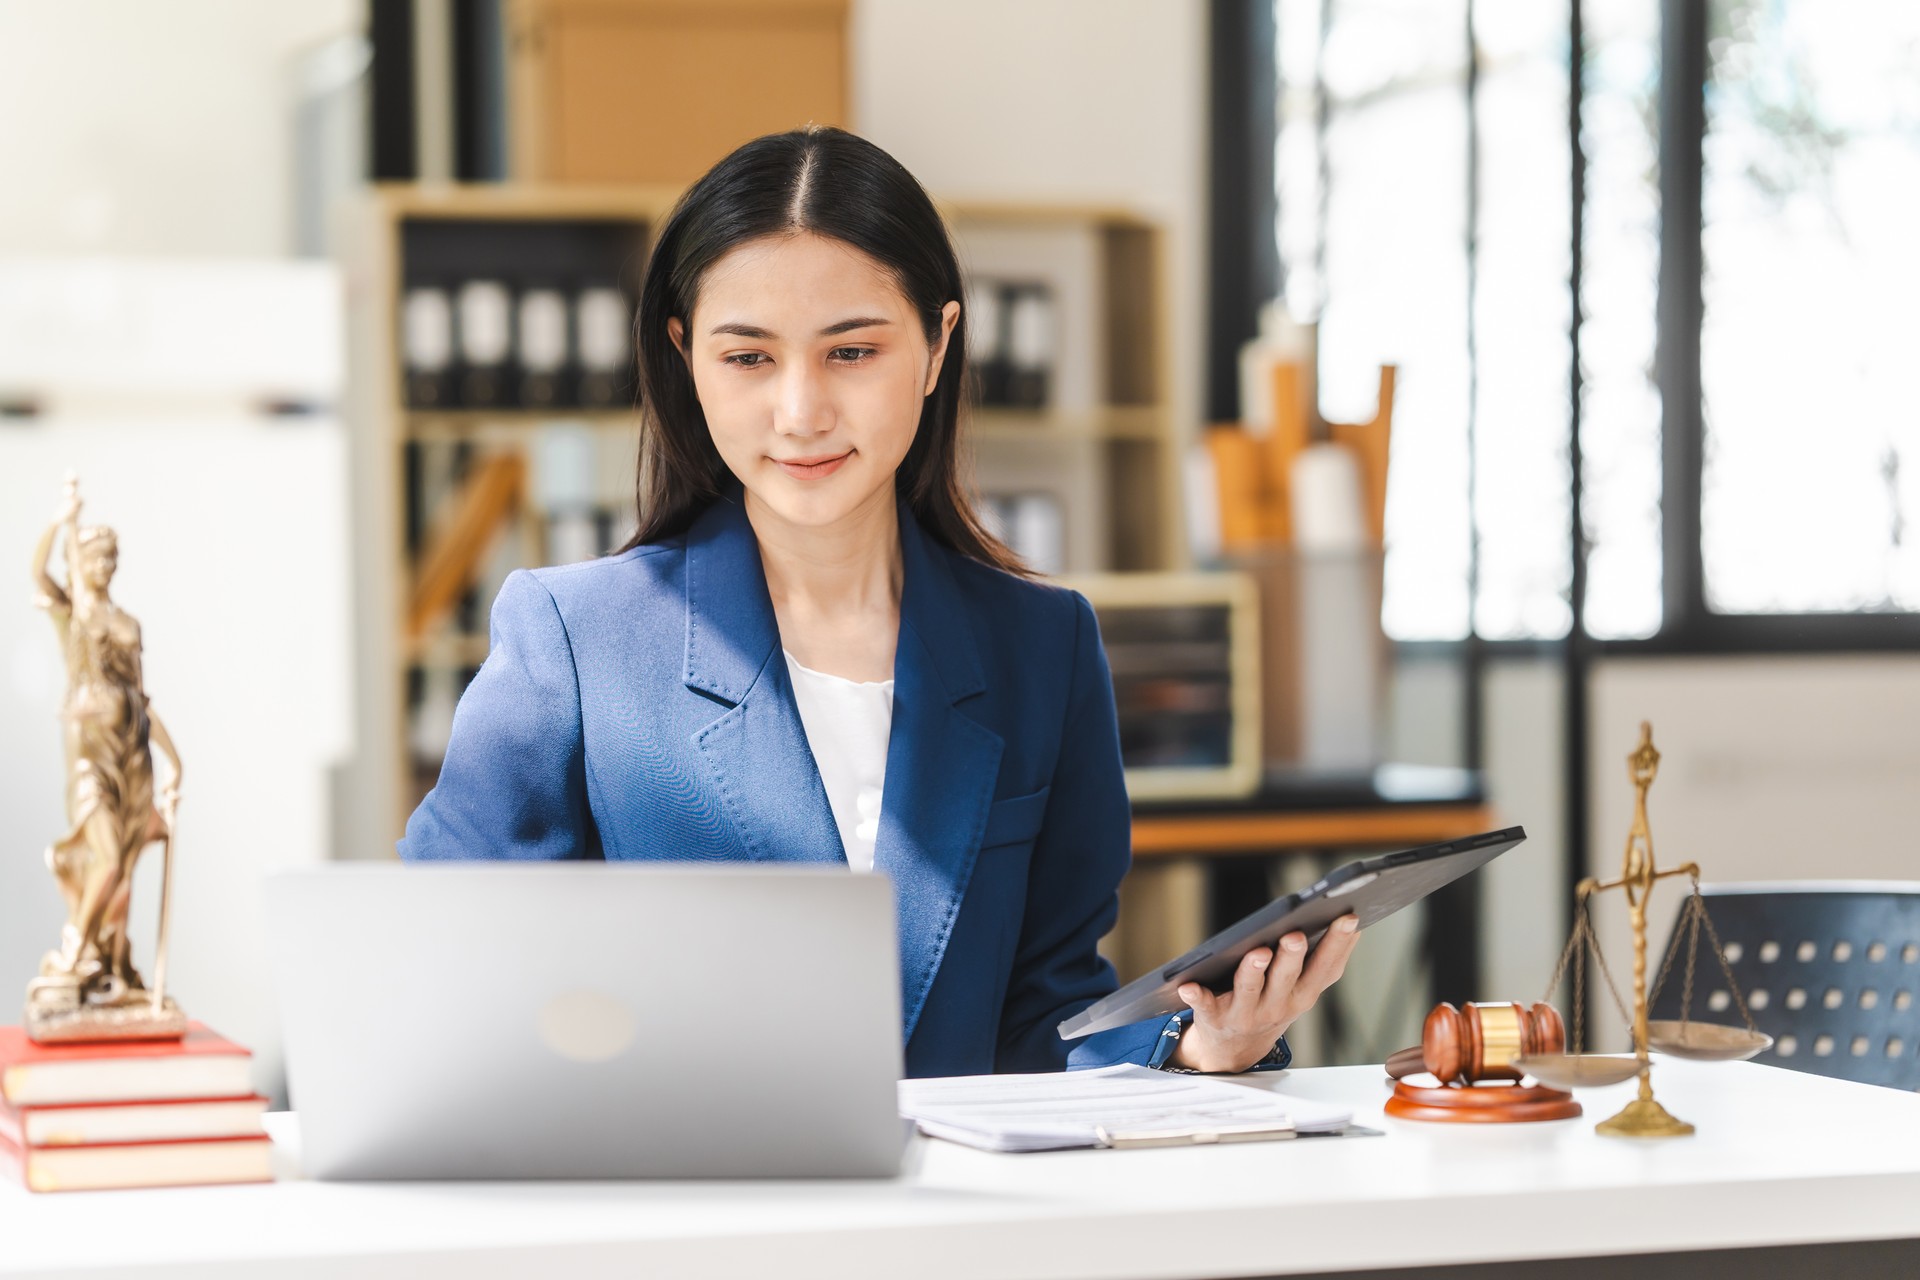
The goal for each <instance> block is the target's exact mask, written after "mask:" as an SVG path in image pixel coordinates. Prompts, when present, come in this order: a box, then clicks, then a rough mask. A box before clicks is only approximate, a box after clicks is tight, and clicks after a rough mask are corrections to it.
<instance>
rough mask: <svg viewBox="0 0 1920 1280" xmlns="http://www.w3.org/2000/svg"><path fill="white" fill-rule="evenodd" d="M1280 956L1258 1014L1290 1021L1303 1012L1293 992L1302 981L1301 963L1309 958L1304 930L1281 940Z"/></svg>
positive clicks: (1277, 949) (1264, 1018)
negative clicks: (1295, 1001) (1294, 998)
mask: <svg viewBox="0 0 1920 1280" xmlns="http://www.w3.org/2000/svg"><path fill="white" fill-rule="evenodd" d="M1274 950H1275V952H1276V954H1277V955H1278V956H1279V959H1278V960H1277V961H1275V963H1274V966H1273V972H1271V973H1269V974H1268V975H1267V989H1266V991H1265V992H1264V993H1262V995H1261V998H1260V1004H1259V1013H1258V1016H1259V1018H1260V1019H1261V1021H1263V1022H1268V1023H1278V1022H1290V1021H1292V1020H1293V1018H1294V1017H1295V1016H1297V1015H1298V1014H1299V1012H1300V1010H1299V1009H1298V1008H1295V1007H1294V1000H1293V991H1294V987H1295V985H1296V984H1297V983H1298V982H1299V980H1300V966H1301V965H1302V964H1304V963H1305V962H1306V958H1307V935H1306V934H1304V933H1300V932H1297V931H1296V932H1294V933H1289V934H1287V935H1286V936H1285V937H1283V938H1281V939H1280V942H1279V945H1278V946H1277V947H1275V949H1274ZM1248 1012H1249V1013H1251V1012H1253V1010H1252V1009H1251V1008H1249V1010H1248Z"/></svg>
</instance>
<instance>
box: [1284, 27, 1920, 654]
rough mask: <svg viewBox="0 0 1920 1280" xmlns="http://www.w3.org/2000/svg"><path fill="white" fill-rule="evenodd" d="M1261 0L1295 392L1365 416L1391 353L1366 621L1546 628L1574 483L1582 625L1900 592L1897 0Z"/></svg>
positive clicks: (1460, 632)
mask: <svg viewBox="0 0 1920 1280" xmlns="http://www.w3.org/2000/svg"><path fill="white" fill-rule="evenodd" d="M1273 15H1274V23H1275V34H1276V40H1277V57H1276V64H1275V65H1276V67H1277V72H1278V94H1279V110H1278V116H1277V123H1278V135H1277V139H1276V144H1277V145H1276V148H1275V187H1276V192H1277V198H1278V220H1277V225H1276V227H1275V234H1276V239H1277V243H1278V246H1279V252H1280V263H1281V271H1282V280H1283V289H1284V295H1285V297H1286V299H1287V302H1288V305H1289V309H1290V310H1291V311H1292V312H1293V313H1294V314H1295V315H1296V316H1298V317H1300V318H1303V319H1315V318H1317V319H1318V321H1319V325H1320V362H1321V369H1320V392H1321V406H1322V410H1323V412H1324V413H1325V414H1326V416H1327V417H1329V418H1332V419H1335V420H1342V419H1352V418H1358V417H1364V416H1365V415H1366V413H1367V412H1368V410H1369V408H1370V397H1371V394H1372V388H1373V378H1374V370H1375V367H1376V366H1377V365H1378V364H1381V363H1385V362H1393V363H1396V364H1398V365H1399V366H1400V398H1399V403H1398V404H1397V405H1396V409H1395V424H1394V442H1393V463H1392V465H1393V472H1394V476H1395V479H1396V483H1395V485H1394V489H1393V493H1392V497H1391V500H1390V506H1389V511H1388V515H1387V538H1388V558H1387V578H1386V599H1385V605H1384V609H1383V620H1384V622H1385V625H1386V627H1387V630H1388V632H1389V634H1391V635H1393V636H1394V637H1396V638H1398V639H1403V640H1424V639H1438V640H1447V639H1459V638H1463V637H1466V636H1476V637H1482V638H1486V639H1493V640H1505V639H1513V640H1527V639H1557V638H1560V637H1564V636H1566V635H1568V634H1569V631H1570V629H1571V628H1572V627H1573V626H1574V625H1575V619H1574V617H1573V612H1574V608H1573V601H1572V590H1573V581H1572V580H1573V560H1574V554H1573V546H1572V541H1571V525H1572V511H1573V503H1574V501H1575V499H1576V496H1577V498H1578V501H1579V503H1580V510H1581V534H1582V550H1583V552H1584V556H1585V559H1584V568H1585V592H1584V609H1583V617H1582V619H1581V626H1582V629H1583V631H1584V632H1585V633H1586V634H1589V635H1592V636H1595V637H1598V638H1600V639H1603V640H1618V641H1636V640H1645V639H1649V638H1659V639H1661V640H1663V641H1669V642H1680V643H1689V642H1690V643H1704V644H1706V645H1708V646H1713V645H1720V644H1727V643H1735V642H1740V640H1741V637H1742V636H1743V635H1744V636H1746V638H1747V639H1748V640H1751V639H1752V638H1753V637H1755V636H1760V637H1769V636H1770V637H1774V638H1775V641H1777V642H1778V643H1782V644H1785V645H1786V646H1787V647H1795V646H1796V645H1797V644H1798V643H1799V641H1798V640H1796V639H1795V637H1796V636H1798V635H1799V634H1800V632H1799V631H1783V630H1779V629H1773V630H1768V629H1767V628H1766V627H1765V626H1763V625H1762V622H1761V620H1760V619H1758V618H1757V617H1756V615H1769V614H1772V615H1783V614H1784V615H1793V616H1795V617H1798V618H1801V619H1802V620H1804V616H1805V615H1809V614H1818V613H1847V614H1849V615H1850V616H1849V617H1848V618H1846V619H1834V620H1831V621H1835V622H1838V623H1841V624H1843V625H1845V626H1847V627H1849V628H1853V629H1852V630H1849V631H1847V632H1846V633H1845V634H1846V635H1848V636H1854V637H1856V638H1858V637H1859V636H1860V635H1862V634H1864V633H1863V632H1861V631H1859V630H1858V628H1860V627H1862V626H1864V625H1865V622H1863V620H1861V619H1860V618H1859V617H1857V616H1855V615H1857V614H1858V613H1860V612H1863V611H1869V612H1880V613H1900V612H1904V611H1913V610H1920V533H1916V518H1917V517H1920V396H1915V395H1914V394H1912V393H1911V392H1910V391H1909V390H1908V389H1907V387H1906V386H1905V384H1904V382H1903V380H1902V374H1903V373H1904V371H1905V370H1906V369H1907V368H1908V367H1909V366H1911V365H1912V363H1913V356H1912V353H1913V352H1914V351H1916V350H1920V313H1916V312H1915V311H1913V309H1912V308H1911V307H1909V306H1907V305H1906V302H1907V299H1909V298H1911V297H1913V296H1915V295H1916V294H1920V237H1915V236H1914V235H1913V234H1912V233H1911V231H1910V229H1909V228H1910V224H1911V222H1912V218H1913V210H1915V209H1916V208H1920V77H1917V76H1915V75H1914V74H1913V71H1912V68H1913V67H1915V66H1916V65H1920V5H1914V4H1912V3H1911V2H1910V0H1827V2H1825V3H1821V4H1811V3H1802V4H1797V5H1796V4H1783V3H1779V2H1778V0H1473V3H1471V4H1469V3H1468V2H1467V0H1274V8H1273ZM1702 15H1704V20H1703V17H1702ZM1576 33H1578V41H1579V46H1578V48H1577V49H1576V48H1575V38H1576ZM1663 48H1664V49H1665V50H1667V51H1668V56H1669V58H1670V59H1671V60H1672V61H1673V65H1670V66H1668V67H1666V68H1665V74H1666V77H1667V80H1666V83H1665V84H1664V85H1663V82H1662V73H1663V68H1662V54H1663ZM1676 50H1677V51H1678V55H1679V56H1678V57H1677V58H1675V57H1674V51H1676ZM1576 57H1577V59H1578V61H1577V63H1576ZM1576 71H1577V72H1578V80H1577V82H1576V79H1575V72H1576ZM1576 83H1577V84H1578V86H1579V95H1580V102H1579V110H1578V113H1577V116H1576V115H1574V114H1573V113H1571V112H1570V110H1569V105H1570V104H1569V99H1570V96H1571V94H1572V90H1573V87H1574V85H1575V84H1576ZM1702 103H1704V113H1705V114H1704V119H1703V118H1702V117H1701V116H1700V115H1698V114H1697V112H1698V111H1699V110H1700V109H1701V107H1702ZM1676 104H1677V105H1676ZM1576 120H1577V124H1578V132H1577V135H1576V133H1575V131H1574V129H1573V128H1571V127H1570V126H1571V125H1572V124H1573V123H1574V122H1575V121H1576ZM1703 123H1704V137H1702V136H1700V135H1701V132H1702V131H1701V129H1700V126H1701V125H1702V124H1703ZM1690 125H1691V126H1692V132H1691V133H1690V131H1689V126H1690ZM1663 127H1664V129H1665V131H1666V132H1665V135H1664V136H1663V135H1662V132H1661V131H1662V128H1663ZM1576 144H1577V145H1576ZM1663 158H1664V160H1665V163H1666V165H1667V171H1666V172H1664V173H1663V171H1662V162H1663ZM1576 190H1577V191H1578V192H1579V198H1580V201H1581V203H1580V207H1579V208H1578V209H1577V210H1576V209H1575V208H1574V207H1573V204H1572V201H1573V199H1574V194H1575V192H1576ZM1663 198H1664V202H1665V204H1666V208H1667V212H1666V215H1665V216H1664V217H1663V213H1662V205H1663ZM1696 199H1697V200H1698V202H1699V204H1698V206H1697V208H1698V211H1699V214H1700V216H1699V217H1698V218H1695V217H1694V216H1693V214H1694V211H1695V208H1696V206H1695V205H1694V203H1693V202H1694V201H1695V200H1696ZM1576 240H1577V245H1576ZM1576 248H1577V249H1578V254H1577V255H1576V252H1575V250H1576ZM1663 257H1664V258H1665V260H1666V261H1667V265H1668V270H1669V275H1668V285H1667V290H1666V292H1665V293H1664V294H1663V292H1662V289H1661V277H1660V273H1661V269H1662V261H1663ZM1696 268H1697V269H1696ZM1676 272H1680V273H1681V274H1680V275H1678V276H1676V274H1675V273H1676ZM1695 279H1697V280H1698V284H1699V291H1698V293H1697V294H1695V293H1693V291H1692V282H1693V280H1695ZM1677 280H1678V281H1681V282H1682V283H1681V284H1680V285H1679V286H1676V281H1677ZM1576 316H1577V317H1578V326H1577V328H1576V323H1575V321H1576ZM1661 323H1664V324H1665V325H1666V326H1668V330H1667V332H1666V333H1664V334H1662V333H1661V332H1659V324H1661ZM1576 353H1577V360H1578V369H1577V371H1576V370H1575V368H1574V367H1573V365H1574V361H1575V359H1576ZM1656 355H1659V356H1660V359H1661V361H1663V362H1664V366H1663V368H1662V377H1663V378H1664V382H1663V383H1657V382H1656V380H1655V378H1656ZM1662 386H1664V387H1665V395H1664V398H1663V395H1662ZM1576 397H1577V401H1576ZM1663 399H1664V404H1663ZM1576 407H1577V410H1578V413H1577V417H1576V413H1575V410H1576ZM1576 421H1577V424H1578V438H1579V441H1580V458H1579V462H1580V473H1579V484H1578V493H1577V495H1576V493H1575V487H1574V479H1573V475H1574V472H1573V467H1572V462H1573V459H1572V458H1571V456H1570V453H1571V442H1572V440H1573V439H1574V426H1575V423H1576ZM1676 444H1678V446H1679V447H1678V448H1676ZM1675 467H1678V468H1679V470H1677V471H1675V470H1673V468H1675ZM1681 543H1684V544H1685V545H1680V544H1681ZM1776 620H1777V619H1776ZM1865 621H1866V622H1871V621H1873V620H1871V619H1869V620H1865ZM1880 621H1883V622H1884V621H1887V620H1886V619H1881V620H1880ZM1908 621H1911V622H1920V618H1913V619H1909V620H1908ZM1900 625H1903V626H1904V625H1905V623H1902V624H1900ZM1743 627H1744V628H1746V629H1747V630H1745V631H1742V630H1740V628H1743ZM1838 634H1839V633H1831V634H1830V638H1831V637H1832V635H1838ZM1874 634H1876V635H1878V634H1882V633H1879V632H1876V633H1874ZM1887 634H1891V633H1887ZM1898 634H1899V635H1902V636H1905V637H1907V638H1908V639H1911V638H1912V636H1913V635H1914V634H1920V630H1917V629H1909V630H1908V631H1903V632H1899V633H1898ZM1688 637H1692V640H1691V641H1689V640H1688ZM1703 638H1704V639H1703ZM1775 641H1766V643H1773V642H1775ZM1843 647H1844V644H1843Z"/></svg>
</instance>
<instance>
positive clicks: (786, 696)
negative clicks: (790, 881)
mask: <svg viewBox="0 0 1920 1280" xmlns="http://www.w3.org/2000/svg"><path fill="white" fill-rule="evenodd" d="M686 589H687V638H686V668H685V671H684V676H683V678H684V682H685V684H686V687H687V688H688V689H689V690H691V691H692V692H693V693H694V694H696V695H699V696H702V697H705V698H708V699H710V700H712V701H713V702H715V703H718V704H719V705H720V706H721V707H724V708H725V710H724V711H723V712H722V714H720V715H719V716H718V717H716V718H715V719H714V720H713V721H711V722H710V723H708V724H706V725H704V726H703V727H701V728H700V729H699V730H697V731H696V732H695V733H694V735H693V741H694V745H695V746H696V747H697V748H698V750H699V752H700V755H701V756H702V758H703V759H705V761H706V763H707V767H708V769H709V771H710V773H711V775H712V778H713V781H714V787H715V790H716V791H717V792H718V794H719V797H720V801H721V804H722V806H723V807H724V808H725V810H726V812H727V814H728V816H729V817H731V818H732V819H733V823H734V826H735V827H736V828H737V829H738V832H739V835H740V840H741V842H742V843H743V844H744V845H745V846H746V848H747V849H748V851H749V852H750V853H751V854H752V856H753V857H754V858H756V859H759V860H762V861H770V862H839V863H841V864H843V865H844V864H845V862H846V854H845V852H844V851H843V850H842V849H841V847H840V830H839V828H838V827H837V826H835V825H834V821H833V809H832V807H831V806H830V805H829V804H828V803H827V792H826V787H825V786H824V785H823V784H822V783H821V781H820V771H819V769H818V768H816V767H815V766H814V761H813V752H812V751H811V750H810V749H809V748H808V745H807V733H806V728H805V726H804V725H802V724H801V722H800V712H799V708H798V706H797V705H796V704H795V702H794V699H793V691H792V688H791V686H790V684H789V681H788V675H787V664H786V662H785V661H784V659H783V658H782V656H781V652H780V628H779V624H778V622H777V621H775V619H774V615H773V601H772V599H771V598H770V597H769V596H768V595H767V578H766V572H765V570H763V569H762V568H761V565H760V546H759V543H758V542H757V541H756V540H755V538H754V536H753V528H752V526H751V525H749V524H748V523H747V513H746V509H745V508H744V507H743V506H742V505H741V501H740V495H739V491H738V490H737V489H736V490H735V491H734V492H733V493H730V494H725V495H722V496H721V497H720V498H719V499H718V500H717V501H715V502H714V504H713V505H712V506H711V507H709V508H708V509H707V510H706V511H705V512H704V513H703V514H702V515H701V516H700V518H699V519H697V520H696V521H694V523H693V527H692V528H690V529H689V530H688V531H687V588H686Z"/></svg>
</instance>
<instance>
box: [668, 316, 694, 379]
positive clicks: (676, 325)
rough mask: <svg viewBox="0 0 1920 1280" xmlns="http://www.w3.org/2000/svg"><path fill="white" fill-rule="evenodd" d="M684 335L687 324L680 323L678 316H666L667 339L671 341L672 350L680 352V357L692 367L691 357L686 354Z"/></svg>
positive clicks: (685, 335)
mask: <svg viewBox="0 0 1920 1280" xmlns="http://www.w3.org/2000/svg"><path fill="white" fill-rule="evenodd" d="M686 337H687V326H686V325H684V324H681V323H680V317H679V316H668V317H667V340H668V341H670V342H672V343H673V348H674V350H676V351H678V352H679V353H680V358H681V359H682V360H685V361H686V362H687V364H688V367H692V364H693V358H692V357H691V356H689V355H688V354H687V343H686Z"/></svg>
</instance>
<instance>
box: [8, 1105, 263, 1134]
mask: <svg viewBox="0 0 1920 1280" xmlns="http://www.w3.org/2000/svg"><path fill="white" fill-rule="evenodd" d="M266 1111H267V1100H266V1099H265V1098H263V1097H261V1096H260V1095H259V1094H257V1093H256V1094H253V1095H251V1096H249V1097H245V1098H175V1099H171V1100H169V1101H165V1102H150V1101H147V1100H144V1099H143V1100H141V1101H139V1102H68V1103H63V1104H61V1105H60V1106H55V1107H16V1106H14V1105H13V1104H12V1103H10V1102H0V1138H5V1139H6V1140H7V1141H8V1142H11V1143H13V1145H14V1146H16V1147H91V1146H99V1145H101V1144H103V1143H114V1142H184V1141H187V1140H189V1139H194V1138H257V1137H260V1136H261V1135H263V1134H265V1133H266V1125H265V1123H264V1122H263V1121H262V1119H261V1117H262V1116H264V1115H265V1114H266Z"/></svg>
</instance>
